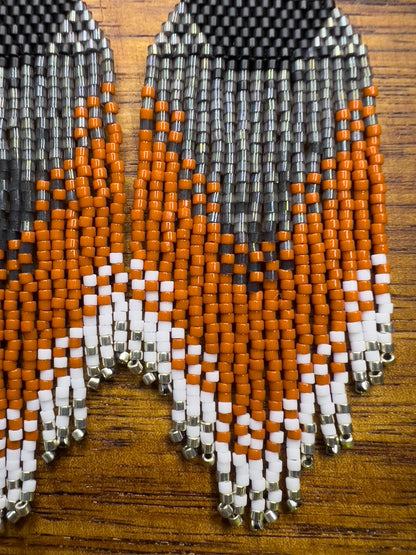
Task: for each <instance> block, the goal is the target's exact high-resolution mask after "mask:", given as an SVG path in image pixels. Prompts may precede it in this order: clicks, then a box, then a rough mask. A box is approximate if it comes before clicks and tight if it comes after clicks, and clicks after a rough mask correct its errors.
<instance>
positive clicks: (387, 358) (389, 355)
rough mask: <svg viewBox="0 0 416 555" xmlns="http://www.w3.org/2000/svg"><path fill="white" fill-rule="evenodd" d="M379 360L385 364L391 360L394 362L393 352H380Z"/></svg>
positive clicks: (391, 362)
mask: <svg viewBox="0 0 416 555" xmlns="http://www.w3.org/2000/svg"><path fill="white" fill-rule="evenodd" d="M381 362H382V363H383V364H385V365H389V364H393V362H394V355H393V353H382V354H381Z"/></svg>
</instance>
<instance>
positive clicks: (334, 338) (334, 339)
mask: <svg viewBox="0 0 416 555" xmlns="http://www.w3.org/2000/svg"><path fill="white" fill-rule="evenodd" d="M329 340H330V341H331V343H343V342H344V341H345V333H344V332H343V331H330V332H329Z"/></svg>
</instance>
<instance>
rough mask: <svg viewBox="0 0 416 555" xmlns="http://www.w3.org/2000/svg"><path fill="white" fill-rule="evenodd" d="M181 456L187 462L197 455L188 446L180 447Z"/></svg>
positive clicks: (194, 450)
mask: <svg viewBox="0 0 416 555" xmlns="http://www.w3.org/2000/svg"><path fill="white" fill-rule="evenodd" d="M182 454H183V456H184V457H185V459H186V460H188V461H189V460H191V459H194V458H195V457H196V456H197V454H198V453H197V451H196V449H194V448H193V447H190V446H189V445H184V446H183V447H182Z"/></svg>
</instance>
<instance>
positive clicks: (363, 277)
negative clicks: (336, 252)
mask: <svg viewBox="0 0 416 555" xmlns="http://www.w3.org/2000/svg"><path fill="white" fill-rule="evenodd" d="M357 280H358V281H371V270H357Z"/></svg>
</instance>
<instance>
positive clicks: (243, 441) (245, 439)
mask: <svg viewBox="0 0 416 555" xmlns="http://www.w3.org/2000/svg"><path fill="white" fill-rule="evenodd" d="M250 440H251V436H250V434H244V435H242V436H239V437H238V443H239V444H240V445H246V446H247V447H248V446H249V445H250Z"/></svg>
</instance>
